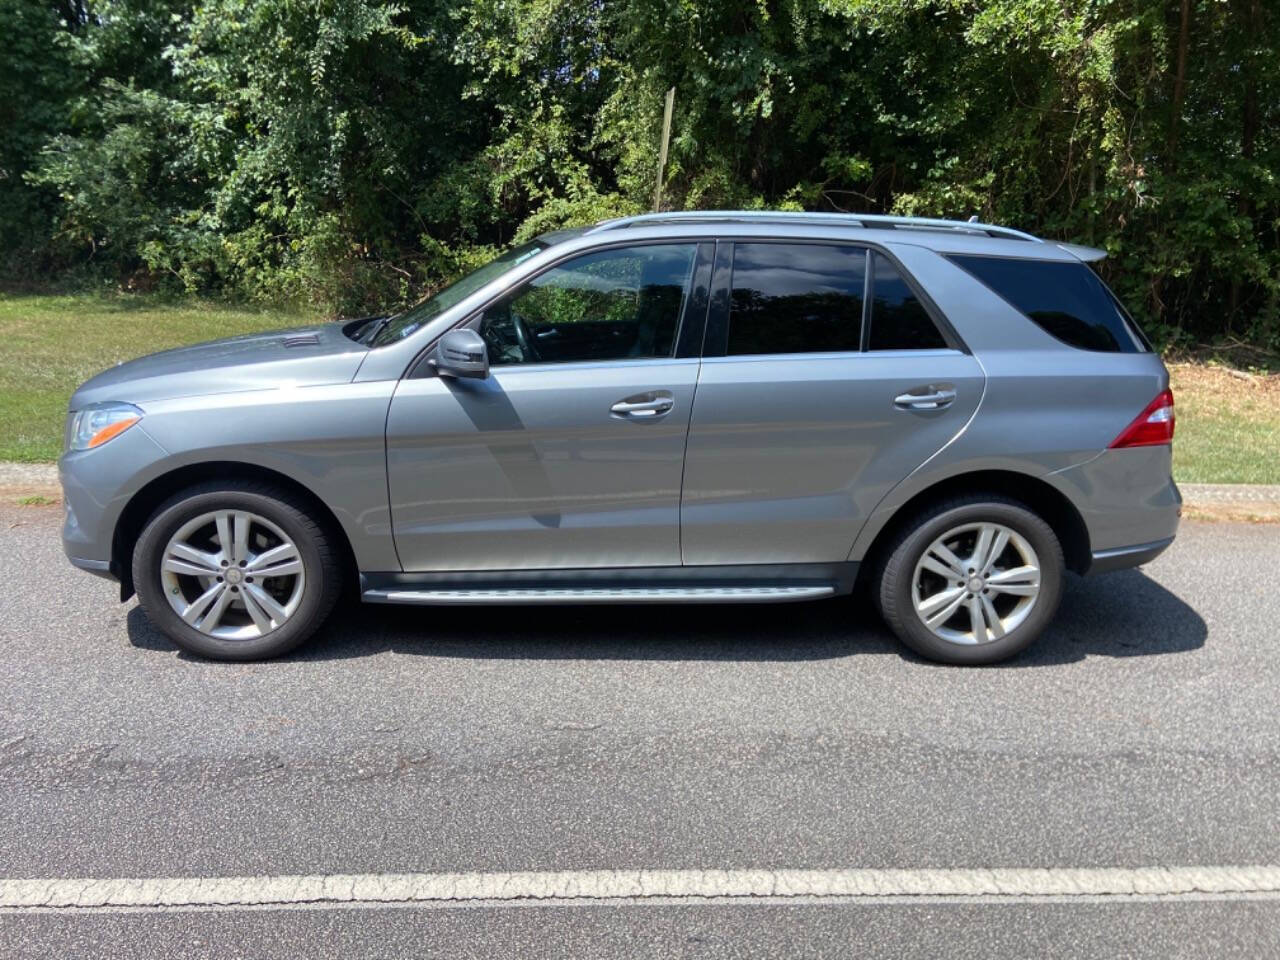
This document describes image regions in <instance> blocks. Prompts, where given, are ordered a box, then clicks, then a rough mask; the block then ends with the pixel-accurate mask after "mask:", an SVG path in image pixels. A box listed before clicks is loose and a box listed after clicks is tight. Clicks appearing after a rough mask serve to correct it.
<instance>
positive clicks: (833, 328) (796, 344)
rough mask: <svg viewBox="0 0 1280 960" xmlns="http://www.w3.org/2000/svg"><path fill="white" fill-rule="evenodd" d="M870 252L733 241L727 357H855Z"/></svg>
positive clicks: (795, 244)
mask: <svg viewBox="0 0 1280 960" xmlns="http://www.w3.org/2000/svg"><path fill="white" fill-rule="evenodd" d="M866 262H867V252H866V250H865V249H864V248H862V247H846V246H835V245H828V244H806V243H737V244H734V248H733V294H732V297H731V300H730V305H729V343H728V349H727V351H726V352H727V353H728V354H729V355H730V356H734V355H742V354H753V353H825V352H828V351H856V350H858V349H859V348H860V346H861V339H862V294H863V287H864V283H865V280H866Z"/></svg>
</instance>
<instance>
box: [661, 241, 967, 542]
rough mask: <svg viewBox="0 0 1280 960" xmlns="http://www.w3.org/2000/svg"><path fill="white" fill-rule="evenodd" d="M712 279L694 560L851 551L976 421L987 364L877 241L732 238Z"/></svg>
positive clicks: (688, 489)
mask: <svg viewBox="0 0 1280 960" xmlns="http://www.w3.org/2000/svg"><path fill="white" fill-rule="evenodd" d="M712 290H713V295H712V305H711V311H710V313H709V316H708V321H707V324H708V325H707V334H706V347H705V351H704V357H703V363H702V367H701V371H700V373H699V376H698V386H697V394H696V397H695V400H694V406H693V416H692V418H691V421H690V427H689V442H688V448H687V451H686V455H685V472H684V492H683V496H682V500H681V544H682V557H683V562H684V563H685V564H689V565H698V564H753V563H818V562H839V561H843V560H845V559H847V558H848V555H849V551H850V549H851V547H852V545H853V542H854V539H855V537H856V536H857V533H858V531H859V530H860V529H861V527H862V525H863V523H864V522H865V520H866V518H867V516H868V515H869V514H870V513H871V511H872V510H873V509H874V508H875V506H876V504H877V503H878V502H879V501H880V499H881V498H882V497H883V496H884V495H885V494H886V493H887V492H888V491H889V490H890V489H891V488H892V487H893V486H894V485H895V484H897V483H898V482H899V481H901V480H902V479H903V478H904V477H906V476H907V475H908V474H909V473H911V471H913V470H914V469H915V468H916V467H918V466H919V465H920V464H922V463H923V462H924V461H925V460H927V459H928V458H929V457H930V456H932V455H933V454H934V453H936V452H937V451H938V450H940V449H941V448H942V447H943V446H944V445H945V444H946V443H947V442H948V441H949V440H950V439H951V438H952V437H954V436H955V435H956V434H957V433H958V432H959V431H960V430H961V429H963V427H964V425H965V424H966V423H967V422H968V421H969V419H970V417H971V416H972V415H973V412H974V411H975V410H976V409H977V406H978V403H979V401H980V400H981V397H982V390H983V385H984V375H983V373H982V368H981V367H980V366H979V364H978V363H977V361H976V360H974V358H973V357H972V356H970V355H968V354H967V353H966V352H965V351H964V350H963V348H962V345H961V344H960V343H959V342H958V340H957V339H956V338H955V335H954V334H953V333H952V332H951V331H950V329H949V327H947V326H946V324H945V322H939V320H938V318H937V317H936V313H935V311H934V310H933V308H932V307H931V306H929V305H927V303H926V300H925V298H924V297H923V296H922V295H921V294H920V292H919V291H918V289H917V288H916V287H915V285H914V283H913V282H912V281H909V280H908V279H907V278H906V276H905V274H904V271H903V270H902V269H901V268H900V267H899V266H898V265H897V264H896V263H895V262H894V261H893V260H892V259H891V258H890V257H888V256H887V255H886V254H884V253H882V252H880V251H873V250H870V249H868V248H865V247H861V246H856V245H848V244H834V243H809V242H804V243H790V242H756V241H751V242H737V243H720V244H718V246H717V253H716V269H715V275H714V277H713V281H712Z"/></svg>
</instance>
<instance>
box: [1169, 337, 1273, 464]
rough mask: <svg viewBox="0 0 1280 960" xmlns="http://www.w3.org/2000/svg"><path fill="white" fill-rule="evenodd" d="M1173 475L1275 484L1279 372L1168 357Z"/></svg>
mask: <svg viewBox="0 0 1280 960" xmlns="http://www.w3.org/2000/svg"><path fill="white" fill-rule="evenodd" d="M1169 375H1170V379H1171V381H1172V385H1173V398H1174V410H1175V411H1176V413H1177V418H1178V424H1177V427H1176V429H1175V430H1174V441H1173V475H1174V476H1175V477H1176V478H1177V479H1178V480H1179V481H1181V482H1183V483H1277V484H1280V373H1272V374H1270V375H1268V374H1265V373H1244V372H1241V371H1238V370H1233V369H1231V368H1229V367H1225V366H1222V365H1219V364H1215V363H1196V362H1190V363H1170V364H1169Z"/></svg>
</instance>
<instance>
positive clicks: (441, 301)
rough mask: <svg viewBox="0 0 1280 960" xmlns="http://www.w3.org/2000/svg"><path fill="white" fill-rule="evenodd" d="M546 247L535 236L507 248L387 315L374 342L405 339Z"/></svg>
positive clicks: (390, 341)
mask: <svg viewBox="0 0 1280 960" xmlns="http://www.w3.org/2000/svg"><path fill="white" fill-rule="evenodd" d="M545 249H547V244H545V243H539V242H537V241H536V240H535V241H533V242H532V243H526V244H524V245H523V246H519V247H516V248H515V249H513V250H508V251H507V252H506V253H504V254H503V255H502V256H500V257H498V259H496V260H490V261H489V262H488V263H486V264H485V265H484V266H483V267H480V268H479V269H477V270H472V271H471V272H470V273H468V274H466V275H465V276H463V277H461V278H459V279H457V280H455V281H454V282H453V283H451V284H449V286H447V287H445V288H444V289H443V290H439V291H437V292H436V294H435V295H434V296H431V297H428V298H427V299H426V300H423V301H422V302H421V303H419V304H415V305H414V306H412V307H410V308H409V309H408V310H406V311H405V312H404V313H401V314H397V315H396V316H394V317H391V318H390V319H388V320H387V321H386V322H385V323H384V324H383V326H382V329H381V330H379V331H378V335H377V336H376V337H374V339H373V343H372V344H371V345H372V346H375V347H383V346H386V345H387V344H388V343H395V342H396V341H398V340H403V339H404V338H405V337H407V336H409V335H410V334H411V333H414V332H416V331H418V330H420V329H421V328H422V327H423V325H424V324H426V323H427V322H429V321H431V320H434V319H435V318H436V317H438V316H439V315H440V314H442V313H444V312H445V311H446V310H448V309H449V308H450V307H452V306H453V305H454V304H457V303H461V302H462V301H463V300H465V299H466V298H467V297H469V296H471V294H473V293H475V292H476V291H477V290H479V289H480V288H481V287H483V286H484V285H485V284H486V283H488V282H489V281H490V280H494V279H496V278H498V277H500V276H502V274H504V273H506V272H507V271H508V270H510V269H511V268H512V267H514V266H515V265H516V264H518V263H523V262H524V261H526V260H528V259H529V258H530V257H532V256H535V255H536V254H538V253H540V252H542V251H543V250H545Z"/></svg>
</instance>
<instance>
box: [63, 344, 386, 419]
mask: <svg viewBox="0 0 1280 960" xmlns="http://www.w3.org/2000/svg"><path fill="white" fill-rule="evenodd" d="M342 328H343V324H342V323H326V324H322V325H320V326H314V327H298V328H297V329H294V330H274V331H272V332H270V333H251V334H247V335H245V336H241V337H230V338H228V339H226V340H214V341H213V342H211V343H198V344H196V345H195V346H191V347H178V348H177V349H175V350H165V351H162V352H161V353H153V354H151V355H150V356H147V357H140V358H138V359H137V360H130V361H128V362H127V363H121V364H118V365H117V366H114V367H112V368H111V369H110V370H104V371H103V372H102V373H100V374H98V375H97V376H96V377H94V378H93V379H91V380H88V381H86V382H85V383H84V384H82V385H81V386H80V388H79V389H78V390H76V392H75V393H74V394H72V396H71V405H70V406H71V409H72V410H79V409H81V408H83V407H86V406H88V405H89V404H91V403H99V402H102V401H105V400H123V401H125V402H126V403H144V402H145V401H147V400H171V399H174V398H177V397H198V396H202V395H205V394H215V393H235V392H238V391H242V390H265V389H272V388H275V387H279V386H282V385H285V384H293V385H296V386H319V385H321V384H326V383H348V382H350V380H351V378H352V377H354V376H355V374H356V371H357V370H358V369H359V368H360V362H361V361H362V360H363V359H364V357H365V354H367V353H368V352H369V348H368V347H366V346H364V345H362V344H359V343H356V342H355V341H354V340H351V339H350V338H348V337H347V336H346V335H345V334H344V333H343V332H342Z"/></svg>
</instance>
